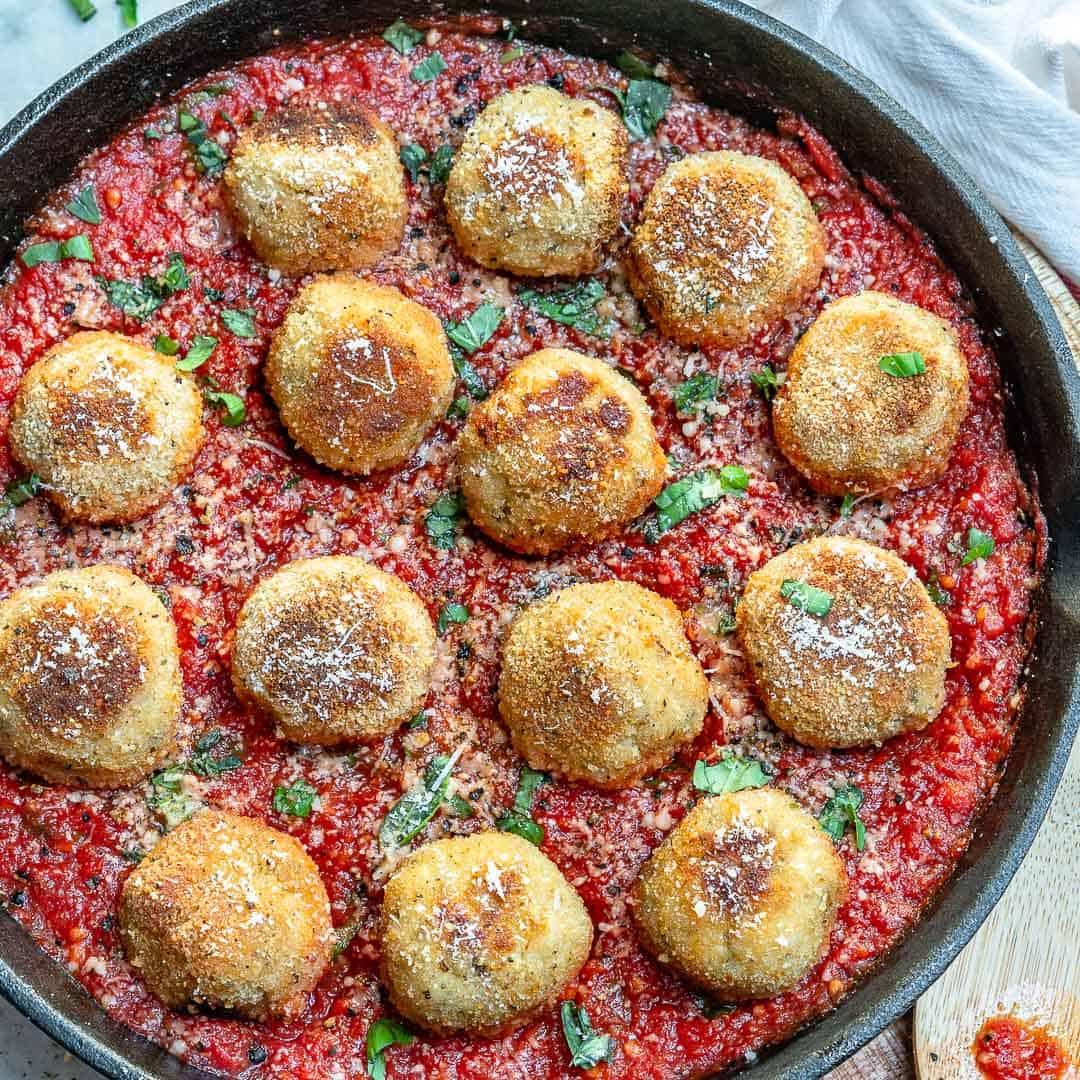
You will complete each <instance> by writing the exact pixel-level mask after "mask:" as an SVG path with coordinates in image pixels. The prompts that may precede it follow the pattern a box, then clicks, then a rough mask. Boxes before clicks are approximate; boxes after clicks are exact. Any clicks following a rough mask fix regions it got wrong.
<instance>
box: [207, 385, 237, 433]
mask: <svg viewBox="0 0 1080 1080" xmlns="http://www.w3.org/2000/svg"><path fill="white" fill-rule="evenodd" d="M203 397H205V398H206V400H207V401H208V402H209V403H210V404H211V405H219V406H220V407H221V408H223V409H224V410H225V415H224V416H223V417H222V418H221V422H222V423H223V424H224V425H225V426H226V427H238V426H239V425H240V424H242V423H243V422H244V420H245V419H246V418H247V407H246V406H245V405H244V399H243V398H242V397H240V396H239V395H237V394H229V393H226V392H225V391H223V390H204V391H203Z"/></svg>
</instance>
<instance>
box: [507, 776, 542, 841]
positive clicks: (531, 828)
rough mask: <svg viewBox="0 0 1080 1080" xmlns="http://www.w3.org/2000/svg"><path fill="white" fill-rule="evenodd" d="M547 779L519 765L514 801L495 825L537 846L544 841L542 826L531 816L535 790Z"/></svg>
mask: <svg viewBox="0 0 1080 1080" xmlns="http://www.w3.org/2000/svg"><path fill="white" fill-rule="evenodd" d="M546 780H547V775H546V774H545V773H542V772H537V771H536V769H530V768H529V766H528V765H523V766H522V767H521V774H520V775H519V776H518V786H517V792H516V793H515V794H514V803H513V805H512V806H511V807H510V809H509V810H507V812H506V813H505V814H503V815H502V816H501V817H500V818H499V819H498V820H497V821H496V822H495V827H496V828H497V829H501V830H502V831H503V832H508V833H514V834H515V835H516V836H520V837H521V838H522V839H523V840H528V841H529V843H530V844H536V846H537V847H539V846H540V844H542V843H543V842H544V826H543V825H541V824H540V823H539V822H536V821H534V820H533V818H532V805H533V799H534V798H535V797H536V790H537V788H539V787H540V785H541V784H543V783H544V782H545V781H546Z"/></svg>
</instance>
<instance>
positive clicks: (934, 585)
mask: <svg viewBox="0 0 1080 1080" xmlns="http://www.w3.org/2000/svg"><path fill="white" fill-rule="evenodd" d="M926 591H927V592H928V593H929V594H930V599H931V600H933V601H934V603H935V604H937V606H938V607H948V606H949V604H951V603H952V596H951V595H950V593H949V591H948V590H947V589H943V588H942V587H941V582H939V581H938V576H937V572H936V571H934V570H931V571H930V576H929V577H928V578H927V579H926Z"/></svg>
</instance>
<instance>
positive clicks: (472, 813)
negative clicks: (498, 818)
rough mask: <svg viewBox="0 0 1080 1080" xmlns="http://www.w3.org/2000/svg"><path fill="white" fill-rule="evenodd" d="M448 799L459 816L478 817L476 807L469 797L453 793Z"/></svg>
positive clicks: (451, 807)
mask: <svg viewBox="0 0 1080 1080" xmlns="http://www.w3.org/2000/svg"><path fill="white" fill-rule="evenodd" d="M446 801H447V802H448V803H449V804H450V809H451V810H453V811H454V813H455V814H457V816H458V817H459V818H472V817H476V808H475V807H474V806H473V804H472V803H471V802H469V800H468V799H463V798H462V797H461V796H460V795H451V796H450V798H449V799H447V800H446Z"/></svg>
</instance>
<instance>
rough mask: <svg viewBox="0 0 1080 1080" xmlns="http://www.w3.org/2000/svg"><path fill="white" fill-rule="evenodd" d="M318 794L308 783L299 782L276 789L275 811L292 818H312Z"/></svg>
mask: <svg viewBox="0 0 1080 1080" xmlns="http://www.w3.org/2000/svg"><path fill="white" fill-rule="evenodd" d="M317 794H318V792H317V791H316V790H315V789H314V788H313V787H312V786H311V785H310V784H309V783H308V782H307V781H306V780H297V781H296V783H294V784H290V785H289V787H275V788H274V802H273V806H274V809H275V810H276V811H277V813H279V814H288V815H289V816H290V817H302V818H306V817H310V816H311V808H312V806H313V805H314V804H315V796H316V795H317Z"/></svg>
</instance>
